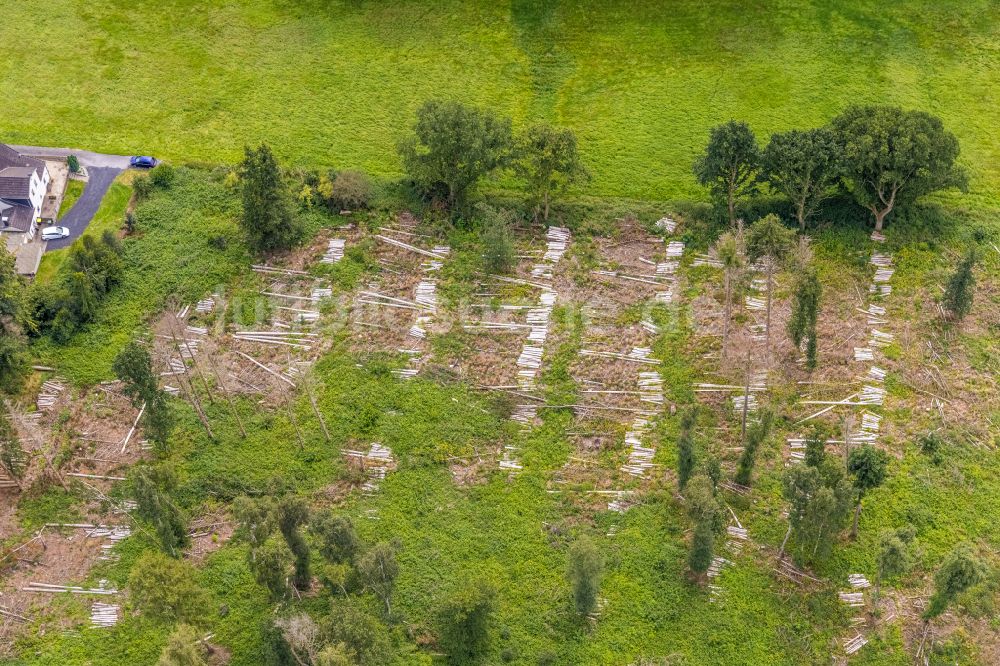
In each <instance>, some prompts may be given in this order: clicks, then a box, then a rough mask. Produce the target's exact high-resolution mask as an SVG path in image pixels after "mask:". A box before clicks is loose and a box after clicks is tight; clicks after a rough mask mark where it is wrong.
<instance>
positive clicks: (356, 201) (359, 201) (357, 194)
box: [327, 171, 372, 210]
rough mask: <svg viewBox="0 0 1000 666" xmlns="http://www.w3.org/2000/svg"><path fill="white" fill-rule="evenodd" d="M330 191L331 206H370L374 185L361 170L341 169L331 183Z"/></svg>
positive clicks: (355, 207)
mask: <svg viewBox="0 0 1000 666" xmlns="http://www.w3.org/2000/svg"><path fill="white" fill-rule="evenodd" d="M329 192H330V195H329V197H327V200H328V201H329V202H330V207H331V208H336V209H337V210H341V209H347V210H355V209H358V208H367V207H368V202H369V200H370V199H371V195H372V185H371V182H370V181H369V180H368V176H366V175H365V174H363V173H362V172H360V171H341V172H340V173H338V174H337V175H336V176H335V177H334V179H333V182H332V183H330V190H329Z"/></svg>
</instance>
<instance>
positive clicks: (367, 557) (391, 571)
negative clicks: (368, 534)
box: [358, 541, 400, 617]
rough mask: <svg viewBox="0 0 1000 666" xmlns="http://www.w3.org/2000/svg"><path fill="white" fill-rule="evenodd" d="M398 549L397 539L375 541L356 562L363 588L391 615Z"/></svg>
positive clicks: (397, 573) (397, 574)
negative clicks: (376, 598)
mask: <svg viewBox="0 0 1000 666" xmlns="http://www.w3.org/2000/svg"><path fill="white" fill-rule="evenodd" d="M399 549H400V544H399V542H397V541H392V542H382V543H377V544H375V545H374V546H372V547H371V548H369V549H368V551H367V552H366V553H365V554H364V555H363V556H362V557H361V560H360V561H359V562H358V576H360V577H361V581H362V582H363V584H364V586H365V589H366V590H369V591H370V592H372V593H373V594H374V595H375V596H376V597H378V599H379V600H380V601H381V602H382V603H383V604H384V605H385V615H386V617H389V616H390V615H392V606H391V601H392V593H393V590H395V589H396V578H397V577H398V576H399V564H398V563H397V561H396V553H397V552H398V551H399Z"/></svg>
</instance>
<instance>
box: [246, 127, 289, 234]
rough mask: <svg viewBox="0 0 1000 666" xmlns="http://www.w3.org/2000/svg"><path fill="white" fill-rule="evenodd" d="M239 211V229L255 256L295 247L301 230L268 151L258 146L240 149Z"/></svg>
mask: <svg viewBox="0 0 1000 666" xmlns="http://www.w3.org/2000/svg"><path fill="white" fill-rule="evenodd" d="M239 174H240V182H241V187H242V201H243V210H242V212H241V214H240V226H241V227H242V228H243V232H244V233H245V234H246V237H247V242H248V243H249V244H250V247H251V248H252V249H253V250H254V251H256V252H273V251H275V250H284V249H287V248H289V247H292V246H293V245H295V244H296V243H297V242H298V240H299V239H300V238H301V235H302V234H301V228H300V226H299V224H298V222H297V220H296V219H295V217H294V216H293V215H292V208H291V205H290V202H289V196H288V188H287V187H286V185H285V181H284V180H283V178H282V175H281V168H280V167H279V166H278V161H277V160H276V159H275V157H274V153H272V152H271V147H270V146H268V145H267V144H266V143H262V144H261V145H260V146H259V147H258V148H256V149H254V148H251V147H250V146H247V147H246V148H245V149H244V157H243V161H242V162H241V163H240V165H239Z"/></svg>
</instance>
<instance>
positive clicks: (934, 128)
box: [833, 106, 967, 231]
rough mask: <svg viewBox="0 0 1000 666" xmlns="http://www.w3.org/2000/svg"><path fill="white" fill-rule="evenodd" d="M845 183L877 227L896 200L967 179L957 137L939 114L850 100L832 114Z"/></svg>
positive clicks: (907, 199)
mask: <svg viewBox="0 0 1000 666" xmlns="http://www.w3.org/2000/svg"><path fill="white" fill-rule="evenodd" d="M833 131H834V134H835V136H836V139H837V143H838V144H839V146H840V150H841V153H842V155H843V165H844V175H845V178H846V182H847V185H848V187H849V189H850V190H851V193H852V194H853V195H854V198H855V199H856V200H857V201H858V203H859V204H861V205H862V206H864V207H865V208H866V209H868V210H869V211H870V212H871V214H872V215H873V216H874V218H875V230H876V231H881V230H882V225H883V223H884V222H885V218H886V217H887V216H888V215H889V213H891V212H892V211H893V210H894V209H895V208H896V207H897V206H899V205H900V204H902V203H906V202H910V201H913V200H914V199H916V198H917V197H920V196H922V195H924V194H928V193H930V192H935V191H937V190H941V189H945V188H949V187H959V188H962V189H964V188H965V187H966V183H967V177H966V173H965V171H964V170H963V169H962V168H961V167H960V166H959V165H957V164H955V160H956V159H957V158H958V153H959V146H958V139H956V138H955V135H954V134H952V133H951V132H948V131H947V130H945V129H944V125H943V124H942V122H941V120H940V118H937V117H935V116H932V115H931V114H929V113H926V112H924V111H904V110H903V109H901V108H899V107H896V106H851V107H848V109H847V110H845V111H844V112H843V113H842V114H841V115H839V116H837V117H836V118H834V119H833Z"/></svg>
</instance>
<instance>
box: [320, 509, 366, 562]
mask: <svg viewBox="0 0 1000 666" xmlns="http://www.w3.org/2000/svg"><path fill="white" fill-rule="evenodd" d="M310 529H311V530H312V532H313V534H315V535H316V537H317V538H318V539H319V553H320V555H322V556H323V557H325V558H326V559H328V560H330V561H331V562H334V563H337V564H343V563H345V562H354V559H355V558H356V557H357V555H358V553H359V552H360V551H361V539H360V538H358V534H357V532H355V530H354V523H353V522H351V518H350V516H338V515H336V514H333V513H327V514H325V515H323V516H321V517H320V518H319V519H318V520H315V521H314V522H313V524H312V525H310Z"/></svg>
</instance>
